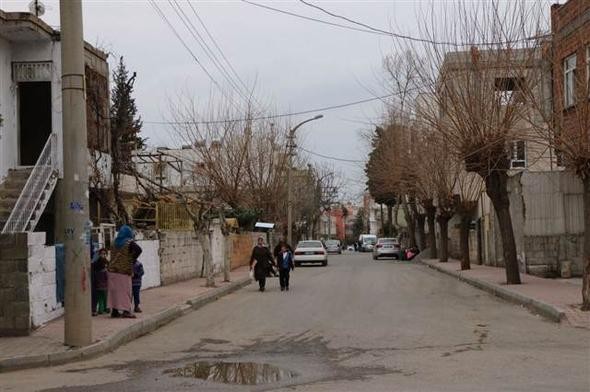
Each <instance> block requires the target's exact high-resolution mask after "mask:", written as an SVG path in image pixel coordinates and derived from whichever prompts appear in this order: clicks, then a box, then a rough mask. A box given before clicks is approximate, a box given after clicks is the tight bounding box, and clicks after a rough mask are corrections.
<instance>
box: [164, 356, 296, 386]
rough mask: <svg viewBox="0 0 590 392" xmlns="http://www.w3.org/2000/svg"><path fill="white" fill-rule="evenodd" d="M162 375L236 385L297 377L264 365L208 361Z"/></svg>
mask: <svg viewBox="0 0 590 392" xmlns="http://www.w3.org/2000/svg"><path fill="white" fill-rule="evenodd" d="M164 374H169V375H170V376H172V377H185V378H197V379H201V380H207V381H213V382H219V383H224V384H237V385H261V384H270V383H274V382H279V381H284V380H287V379H291V378H293V377H296V376H297V374H296V373H294V372H291V371H289V370H285V369H281V368H279V367H277V366H273V365H269V364H266V363H256V362H209V361H199V362H194V363H190V364H188V365H186V366H184V367H179V368H173V369H166V370H164Z"/></svg>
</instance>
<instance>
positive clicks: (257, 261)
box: [250, 237, 273, 291]
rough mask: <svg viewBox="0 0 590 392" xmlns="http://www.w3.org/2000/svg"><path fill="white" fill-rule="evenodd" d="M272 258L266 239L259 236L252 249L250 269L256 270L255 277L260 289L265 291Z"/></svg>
mask: <svg viewBox="0 0 590 392" xmlns="http://www.w3.org/2000/svg"><path fill="white" fill-rule="evenodd" d="M272 260H273V259H272V255H271V254H270V250H269V249H268V248H267V247H265V246H264V239H263V238H262V237H259V238H258V242H257V244H256V246H255V247H254V249H252V256H251V257H250V270H254V279H256V280H257V281H258V286H259V290H260V291H264V288H265V286H266V274H267V273H268V271H269V269H270V268H272V263H273V261H272Z"/></svg>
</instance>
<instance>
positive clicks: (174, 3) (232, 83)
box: [168, 0, 248, 102]
mask: <svg viewBox="0 0 590 392" xmlns="http://www.w3.org/2000/svg"><path fill="white" fill-rule="evenodd" d="M168 4H170V7H171V8H172V9H173V10H174V12H175V13H176V15H178V17H179V18H180V20H181V22H182V23H183V24H184V26H185V27H186V28H187V30H188V31H189V33H190V34H191V35H192V37H193V38H194V40H195V41H196V42H197V44H198V45H199V46H200V47H201V49H202V50H203V52H204V53H205V55H206V56H207V57H208V58H209V60H211V62H212V63H213V65H214V66H215V68H217V70H218V71H219V72H220V73H221V76H222V77H223V78H225V80H226V81H227V82H228V83H229V86H230V87H231V88H232V89H233V90H234V91H235V92H236V93H237V94H238V95H239V96H240V97H241V98H242V99H244V100H245V101H246V102H248V97H247V95H246V94H244V92H243V91H242V89H241V87H240V86H239V85H238V84H237V83H236V81H235V80H234V79H233V78H232V76H231V75H230V74H229V72H228V71H227V69H226V68H225V67H224V65H223V64H222V63H221V62H220V61H219V59H218V58H217V56H216V55H215V53H214V52H213V50H212V49H211V48H210V47H209V45H208V44H207V42H206V41H205V39H204V38H203V36H202V35H201V33H200V32H199V31H198V29H197V28H196V27H195V25H194V24H193V22H192V21H191V20H190V18H189V17H188V15H187V14H186V12H185V11H184V9H183V8H182V7H181V6H180V4H178V1H177V0H168ZM189 4H190V3H189Z"/></svg>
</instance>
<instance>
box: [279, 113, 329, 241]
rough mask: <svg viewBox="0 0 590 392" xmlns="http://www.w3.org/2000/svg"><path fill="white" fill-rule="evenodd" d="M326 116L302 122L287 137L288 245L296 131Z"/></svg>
mask: <svg viewBox="0 0 590 392" xmlns="http://www.w3.org/2000/svg"><path fill="white" fill-rule="evenodd" d="M323 117H324V116H323V115H321V114H318V115H317V116H315V117H312V118H310V119H307V120H305V121H302V122H300V123H299V124H297V125H296V126H294V127H293V128H291V130H290V131H289V135H288V136H287V148H288V149H289V153H288V154H289V168H288V170H287V243H288V244H289V245H291V246H293V195H292V184H291V182H292V179H293V155H294V154H295V147H296V145H295V131H296V130H297V128H299V127H300V126H302V125H303V124H305V123H308V122H310V121H314V120H319V119H320V118H323Z"/></svg>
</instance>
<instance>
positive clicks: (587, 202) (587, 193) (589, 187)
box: [582, 175, 590, 311]
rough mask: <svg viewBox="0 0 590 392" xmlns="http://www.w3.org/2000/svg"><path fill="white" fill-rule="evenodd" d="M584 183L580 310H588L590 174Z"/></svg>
mask: <svg viewBox="0 0 590 392" xmlns="http://www.w3.org/2000/svg"><path fill="white" fill-rule="evenodd" d="M582 181H583V183H584V257H583V260H584V268H583V271H582V310H586V311H589V310H590V176H588V175H586V176H585V177H584V178H583V179H582Z"/></svg>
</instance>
